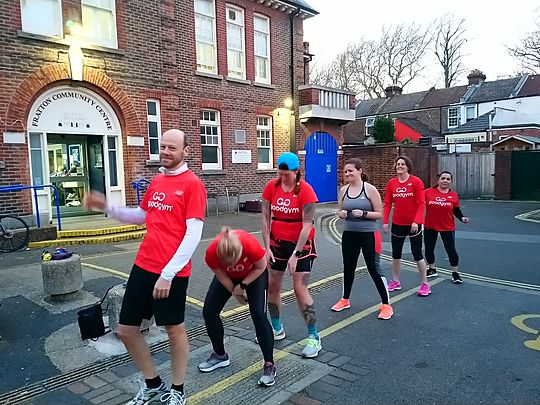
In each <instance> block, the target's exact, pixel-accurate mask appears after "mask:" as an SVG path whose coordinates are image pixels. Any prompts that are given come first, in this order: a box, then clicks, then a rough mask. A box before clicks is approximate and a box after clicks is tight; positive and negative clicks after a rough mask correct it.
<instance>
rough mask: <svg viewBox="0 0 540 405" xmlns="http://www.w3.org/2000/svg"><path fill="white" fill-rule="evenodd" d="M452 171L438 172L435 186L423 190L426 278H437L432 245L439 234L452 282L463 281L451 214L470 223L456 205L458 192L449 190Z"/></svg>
mask: <svg viewBox="0 0 540 405" xmlns="http://www.w3.org/2000/svg"><path fill="white" fill-rule="evenodd" d="M451 183H452V174H451V173H450V172H447V171H444V172H441V174H439V176H438V180H437V185H436V186H434V187H431V188H429V189H427V190H426V193H425V194H426V218H425V227H426V229H425V231H424V235H425V239H424V243H425V248H426V260H427V263H428V267H429V268H428V271H427V276H428V277H436V276H437V270H436V269H435V245H436V244H437V237H438V235H439V234H441V239H442V241H443V245H444V249H445V250H446V253H447V254H448V259H449V260H450V266H452V281H453V282H454V283H455V284H462V283H463V280H462V279H461V277H460V275H459V272H458V264H459V256H458V253H457V251H456V232H455V229H456V225H455V223H454V216H455V217H456V218H457V219H459V220H460V221H461V222H463V223H464V224H466V223H468V222H469V218H467V217H465V216H463V213H462V212H461V209H460V208H459V198H458V195H457V193H455V192H454V191H452V190H450V184H451Z"/></svg>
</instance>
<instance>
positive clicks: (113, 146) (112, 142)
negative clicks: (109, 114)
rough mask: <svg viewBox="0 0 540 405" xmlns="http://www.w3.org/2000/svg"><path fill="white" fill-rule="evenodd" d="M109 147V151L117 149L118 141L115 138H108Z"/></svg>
mask: <svg viewBox="0 0 540 405" xmlns="http://www.w3.org/2000/svg"><path fill="white" fill-rule="evenodd" d="M107 147H108V148H109V149H116V139H115V138H114V137H113V136H109V137H108V138H107Z"/></svg>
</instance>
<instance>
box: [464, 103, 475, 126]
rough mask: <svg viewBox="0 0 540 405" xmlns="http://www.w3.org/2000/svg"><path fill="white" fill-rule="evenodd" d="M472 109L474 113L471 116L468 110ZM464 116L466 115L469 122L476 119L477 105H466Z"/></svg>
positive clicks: (466, 120)
mask: <svg viewBox="0 0 540 405" xmlns="http://www.w3.org/2000/svg"><path fill="white" fill-rule="evenodd" d="M471 110H472V112H473V114H472V117H471V118H469V116H468V112H469V111H471ZM464 116H465V122H469V121H472V120H474V119H476V106H475V105H466V106H465V114H464Z"/></svg>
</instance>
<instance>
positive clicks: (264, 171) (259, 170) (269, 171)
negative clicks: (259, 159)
mask: <svg viewBox="0 0 540 405" xmlns="http://www.w3.org/2000/svg"><path fill="white" fill-rule="evenodd" d="M255 173H257V174H276V173H277V169H257V170H256V172H255Z"/></svg>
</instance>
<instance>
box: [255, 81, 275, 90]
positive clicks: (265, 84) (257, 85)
mask: <svg viewBox="0 0 540 405" xmlns="http://www.w3.org/2000/svg"><path fill="white" fill-rule="evenodd" d="M253 85H254V86H255V87H264V88H265V89H275V88H276V86H274V85H273V84H269V83H261V82H253Z"/></svg>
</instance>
